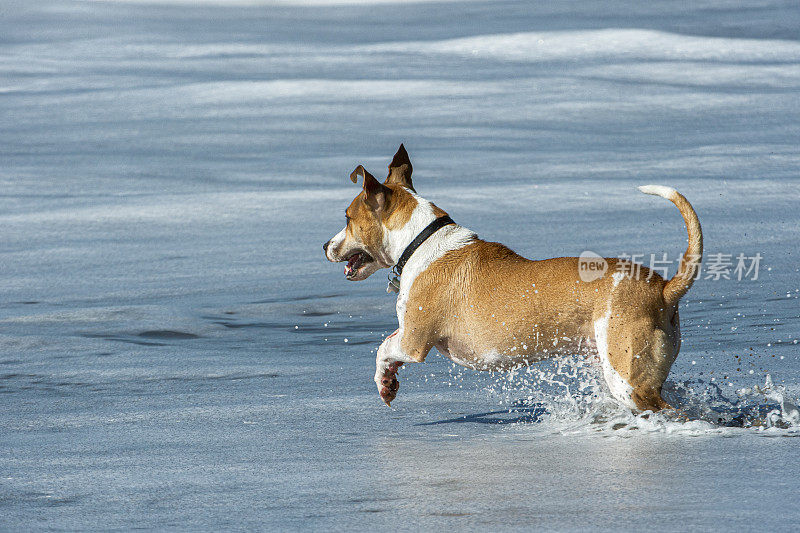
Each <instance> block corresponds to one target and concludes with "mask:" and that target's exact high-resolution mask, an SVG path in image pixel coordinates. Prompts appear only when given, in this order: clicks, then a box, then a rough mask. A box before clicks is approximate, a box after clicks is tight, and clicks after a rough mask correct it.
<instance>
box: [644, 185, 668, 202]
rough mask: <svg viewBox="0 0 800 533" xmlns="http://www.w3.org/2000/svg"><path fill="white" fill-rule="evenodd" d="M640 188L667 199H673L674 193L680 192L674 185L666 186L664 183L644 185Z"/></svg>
mask: <svg viewBox="0 0 800 533" xmlns="http://www.w3.org/2000/svg"><path fill="white" fill-rule="evenodd" d="M638 189H639V190H640V191H642V192H643V193H645V194H652V195H654V196H661V197H662V198H666V199H667V200H672V198H673V195H674V194H676V193H677V192H678V191H676V190H675V189H673V188H672V187H665V186H664V185H642V186H641V187H638Z"/></svg>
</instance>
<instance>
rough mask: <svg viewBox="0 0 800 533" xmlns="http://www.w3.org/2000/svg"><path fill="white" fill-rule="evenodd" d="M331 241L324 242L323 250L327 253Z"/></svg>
mask: <svg viewBox="0 0 800 533" xmlns="http://www.w3.org/2000/svg"><path fill="white" fill-rule="evenodd" d="M330 243H331V241H328V242H326V243H325V244H323V245H322V250H323V251H324V252H325V253H326V254H327V253H328V245H329V244H330Z"/></svg>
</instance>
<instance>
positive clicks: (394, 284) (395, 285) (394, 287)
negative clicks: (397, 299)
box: [386, 276, 400, 293]
mask: <svg viewBox="0 0 800 533" xmlns="http://www.w3.org/2000/svg"><path fill="white" fill-rule="evenodd" d="M386 292H388V293H392V292H400V280H399V279H397V276H395V277H393V278H389V284H388V285H387V286H386Z"/></svg>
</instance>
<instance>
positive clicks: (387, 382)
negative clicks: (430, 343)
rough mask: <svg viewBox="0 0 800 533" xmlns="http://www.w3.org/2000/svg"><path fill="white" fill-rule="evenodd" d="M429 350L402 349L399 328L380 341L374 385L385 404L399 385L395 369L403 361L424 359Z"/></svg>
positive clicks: (395, 393)
mask: <svg viewBox="0 0 800 533" xmlns="http://www.w3.org/2000/svg"><path fill="white" fill-rule="evenodd" d="M406 341H408V339H406ZM429 350H430V348H428V349H427V350H424V349H423V350H417V349H411V350H404V349H403V332H402V331H401V330H399V329H398V330H396V331H395V332H394V333H392V334H391V335H389V336H388V337H387V338H386V339H385V340H384V341H383V343H381V345H380V347H379V348H378V356H377V357H376V359H375V385H377V386H378V393H379V394H380V395H381V399H382V400H383V401H384V403H386V405H390V404H391V402H392V400H394V398H395V396H397V389H398V388H399V387H400V382H399V381H397V370H398V369H399V368H400V367H401V366H402V365H403V363H421V362H422V361H424V360H425V356H426V355H427V353H428V351H429ZM409 352H410V353H409Z"/></svg>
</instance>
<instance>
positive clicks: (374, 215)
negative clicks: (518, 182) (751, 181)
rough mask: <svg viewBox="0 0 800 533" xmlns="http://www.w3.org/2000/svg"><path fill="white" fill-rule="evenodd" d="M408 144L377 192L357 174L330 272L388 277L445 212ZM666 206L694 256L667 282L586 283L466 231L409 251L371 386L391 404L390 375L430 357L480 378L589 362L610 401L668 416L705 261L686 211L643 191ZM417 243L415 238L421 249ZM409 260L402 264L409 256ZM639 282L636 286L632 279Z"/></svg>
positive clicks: (355, 277)
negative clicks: (421, 189) (564, 360)
mask: <svg viewBox="0 0 800 533" xmlns="http://www.w3.org/2000/svg"><path fill="white" fill-rule="evenodd" d="M411 172H412V165H411V161H410V160H409V158H408V154H407V153H406V150H405V148H404V147H403V145H400V149H399V150H398V151H397V153H396V154H395V156H394V159H393V160H392V162H391V164H390V165H389V175H388V177H387V178H386V181H384V183H380V182H379V181H378V180H376V179H375V177H373V176H372V175H371V174H370V173H369V172H367V171H366V170H365V169H364V168H363V167H362V166H360V165H359V167H358V168H356V170H355V171H353V173H352V174H351V176H350V178H351V179H352V180H353V182H356V179H357V177H358V176H363V178H364V183H363V190H362V191H361V192H360V193H359V195H358V196H356V198H355V199H354V200H353V201H352V202H351V203H350V206H349V207H348V208H347V210H346V211H345V215H346V219H347V225H346V226H345V227H344V229H343V230H342V231H340V232H339V233H338V234H337V235H336V236H335V237H333V238H332V239H331V240H330V241H328V242H327V243H325V245H324V246H323V248H324V250H325V254H326V256H327V258H328V259H329V260H330V261H346V262H347V265H346V266H345V268H344V273H345V275H346V277H347V279H349V280H352V281H359V280H363V279H366V278H367V277H369V276H370V275H372V274H373V273H374V272H376V271H377V270H379V269H381V268H391V267H395V266H396V265H397V263H398V261H399V260H400V258H401V256H402V255H404V251H406V248H412V249H413V246H411V247H410V246H409V245H410V244H411V243H412V241H415V238H416V237H418V236H419V235H420V233H422V232H423V231H425V230H426V228H428V226H429V225H431V223H433V222H434V221H435V220H436V219H438V218H442V217H445V216H446V215H447V213H445V212H444V211H442V210H441V209H439V208H438V207H437V206H435V205H433V204H432V203H431V202H429V201H427V200H425V199H424V198H422V197H420V196H418V195H417V193H416V191H415V189H414V185H413V183H412V181H411ZM639 189H640V190H641V191H642V192H644V193H647V194H653V195H657V196H661V197H663V198H666V199H668V200H670V201H672V202H673V203H674V204H675V205H676V206H677V207H678V209H679V210H680V212H681V215H683V220H684V222H685V224H686V227H687V230H688V233H689V246H688V248H687V250H686V253H685V254H684V255H683V258H682V259H681V263H680V267H679V269H678V272H677V274H676V275H675V276H674V277H673V278H672V279H670V280H668V281H667V280H664V279H663V278H662V277H661V276H659V275H658V274H656V273H655V272H652V271H649V270H648V269H647V268H645V267H641V268H640V269H639V270H638V272H637V270H635V269H633V268H628V269H620V268H618V267H619V266H623V265H620V264H619V263H620V260H618V259H605V261H607V265H608V270H607V272H608V274H607V275H605V274H604V275H601V276H599V277H598V278H597V279H594V280H592V281H589V282H586V281H582V279H581V276H580V275H579V274H580V273H579V261H580V259H579V258H577V257H559V258H555V259H545V260H541V261H531V260H529V259H525V258H524V257H521V256H519V255H517V254H516V253H514V252H513V251H511V250H510V249H508V248H506V247H505V246H503V245H502V244H499V243H495V242H486V241H483V240H481V239H479V238H478V237H477V235H475V233H473V232H472V231H470V230H468V229H467V228H464V227H461V226H459V225H457V224H454V223H449V224H447V225H443V226H442V227H440V228H439V229H438V230H436V231H435V232H434V233H433V234H432V235H430V237H428V238H427V239H426V240H424V242H422V244H420V245H419V246H418V247H417V248H415V249H414V250H413V253H412V254H411V256H410V258H409V259H408V261H407V263H406V264H405V266H404V269H403V270H402V275H401V276H400V283H399V293H398V296H397V319H398V322H399V328H398V329H397V331H395V332H394V333H393V334H392V335H390V336H389V337H388V338H386V339H385V340H384V341H383V343H382V344H381V346H380V348H379V349H378V356H377V361H376V371H375V383H376V384H377V386H378V391H379V393H380V396H381V398H382V399H383V401H384V402H386V404H387V405H388V404H389V403H390V402H391V401H392V400H393V399H394V398H395V396H396V395H397V389H398V381H397V370H398V368H399V367H400V366H401V365H402V364H403V363H411V362H416V363H419V362H422V361H424V360H425V357H426V356H427V355H428V352H429V351H430V350H431V348H434V347H435V348H436V349H437V350H438V351H439V352H440V353H441V354H443V355H445V356H446V357H449V358H450V359H452V360H453V361H455V362H456V363H458V364H460V365H463V366H466V367H469V368H473V369H480V370H499V369H509V368H514V367H518V366H522V365H529V364H531V363H535V362H537V361H541V360H543V359H546V358H549V357H553V356H557V355H559V354H575V353H579V352H581V350H582V349H584V350H585V349H586V348H587V347H588V348H589V349H590V350H592V351H595V350H596V353H597V355H598V356H599V359H600V361H601V362H602V366H603V376H604V378H605V381H606V383H607V384H608V386H609V389H610V391H611V393H612V395H613V396H614V397H615V398H616V399H617V400H618V401H620V402H622V403H623V404H625V405H627V406H628V407H630V408H632V409H641V410H648V409H649V410H653V411H657V410H659V409H662V408H666V407H670V406H669V404H667V402H665V401H664V400H663V399H662V397H661V386H662V384H663V383H664V380H665V379H666V378H667V374H669V370H670V367H671V366H672V363H673V361H675V357H676V356H677V355H678V350H679V349H680V328H679V321H678V300H679V299H680V298H681V297H682V296H683V295H684V294H686V292H687V291H688V290H689V287H691V286H692V282H693V281H694V279H695V277H696V275H697V273H698V271H699V268H700V258H701V255H702V252H703V235H702V231H701V229H700V222H699V220H698V218H697V214H696V213H695V212H694V209H692V206H691V205H690V204H689V202H688V201H687V200H686V198H684V197H683V196H682V195H681V194H679V193H678V192H677V191H675V190H674V189H671V188H669V187H663V186H657V185H648V186H645V187H639ZM416 240H417V241H418V240H419V239H416ZM406 255H408V254H406ZM637 274H638V275H637Z"/></svg>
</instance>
